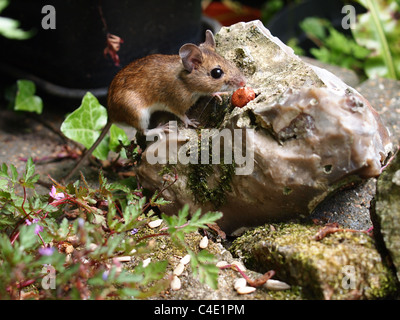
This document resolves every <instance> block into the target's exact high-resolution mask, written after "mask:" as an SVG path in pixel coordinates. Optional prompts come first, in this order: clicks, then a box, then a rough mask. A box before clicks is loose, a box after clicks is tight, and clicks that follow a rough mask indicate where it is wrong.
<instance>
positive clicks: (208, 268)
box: [189, 250, 219, 289]
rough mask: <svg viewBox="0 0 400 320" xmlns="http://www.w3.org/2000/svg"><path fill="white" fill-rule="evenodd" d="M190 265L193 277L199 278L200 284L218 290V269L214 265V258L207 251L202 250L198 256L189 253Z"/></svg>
mask: <svg viewBox="0 0 400 320" xmlns="http://www.w3.org/2000/svg"><path fill="white" fill-rule="evenodd" d="M189 254H190V257H191V259H190V265H191V268H192V271H193V275H194V276H199V280H200V282H202V283H206V284H208V285H209V286H210V287H211V288H213V289H218V272H219V268H218V267H217V266H216V265H215V257H214V255H213V254H211V253H209V252H208V251H207V250H202V251H200V252H199V253H198V254H195V253H194V252H192V251H189Z"/></svg>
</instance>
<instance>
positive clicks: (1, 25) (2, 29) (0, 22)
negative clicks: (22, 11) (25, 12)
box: [0, 0, 33, 40]
mask: <svg viewBox="0 0 400 320" xmlns="http://www.w3.org/2000/svg"><path fill="white" fill-rule="evenodd" d="M9 3H10V1H9V0H0V12H2V11H3V10H4V9H5V8H6V7H7V6H8V5H9ZM19 25H20V23H19V22H18V21H17V20H14V19H10V18H5V17H0V35H2V36H4V37H6V38H9V39H18V40H24V39H28V38H30V37H31V36H32V35H33V32H32V31H23V30H21V29H19Z"/></svg>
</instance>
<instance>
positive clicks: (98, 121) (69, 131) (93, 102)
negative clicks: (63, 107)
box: [61, 92, 110, 160]
mask: <svg viewBox="0 0 400 320" xmlns="http://www.w3.org/2000/svg"><path fill="white" fill-rule="evenodd" d="M106 123H107V110H106V108H104V107H103V106H102V105H101V104H100V103H99V101H98V100H97V98H96V97H95V96H94V95H93V94H91V93H90V92H87V93H86V94H85V96H84V97H83V99H82V104H81V105H80V107H79V108H78V109H76V110H75V111H74V112H72V113H71V114H69V115H68V116H67V118H66V119H65V120H64V122H63V123H62V125H61V131H62V133H64V134H65V136H67V137H68V138H69V139H71V140H74V141H76V142H79V143H82V144H83V145H84V146H85V148H87V149H89V148H90V147H91V146H92V145H93V144H94V143H95V141H96V140H97V138H98V137H99V136H100V133H101V131H102V129H103V127H104V126H105V125H106ZM109 150H110V149H109V147H108V139H107V138H105V139H103V141H102V142H101V143H100V144H99V146H98V147H97V148H96V149H95V150H94V152H93V156H95V157H96V158H98V159H100V160H106V159H107V156H108V152H109Z"/></svg>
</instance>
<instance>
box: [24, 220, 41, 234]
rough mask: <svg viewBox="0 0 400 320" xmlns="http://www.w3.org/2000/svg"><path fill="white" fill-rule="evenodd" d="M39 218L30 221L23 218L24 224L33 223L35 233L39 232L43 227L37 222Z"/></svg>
mask: <svg viewBox="0 0 400 320" xmlns="http://www.w3.org/2000/svg"><path fill="white" fill-rule="evenodd" d="M38 221H39V219H32V221H29V220H28V219H26V220H25V224H26V225H27V226H30V225H31V224H32V223H33V224H35V234H39V232H42V231H43V227H42V226H40V225H39V224H37V223H38Z"/></svg>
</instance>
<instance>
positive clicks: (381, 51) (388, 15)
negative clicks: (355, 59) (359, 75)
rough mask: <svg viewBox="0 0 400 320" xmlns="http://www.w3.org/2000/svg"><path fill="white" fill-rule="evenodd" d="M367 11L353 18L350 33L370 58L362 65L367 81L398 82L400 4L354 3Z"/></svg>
mask: <svg viewBox="0 0 400 320" xmlns="http://www.w3.org/2000/svg"><path fill="white" fill-rule="evenodd" d="M357 2H358V3H360V4H361V5H363V6H364V7H365V8H366V9H367V10H368V11H367V12H366V13H363V14H359V15H358V16H357V18H358V20H357V23H356V25H355V29H354V30H353V31H352V32H353V36H354V38H355V39H356V41H357V43H359V44H360V45H362V46H364V47H366V48H368V49H369V50H370V51H371V54H370V55H369V56H368V57H367V59H366V61H365V72H366V74H367V75H368V77H370V78H372V77H375V76H380V77H387V78H392V79H398V80H399V79H400V43H399V38H400V15H399V12H400V1H398V0H357Z"/></svg>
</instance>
